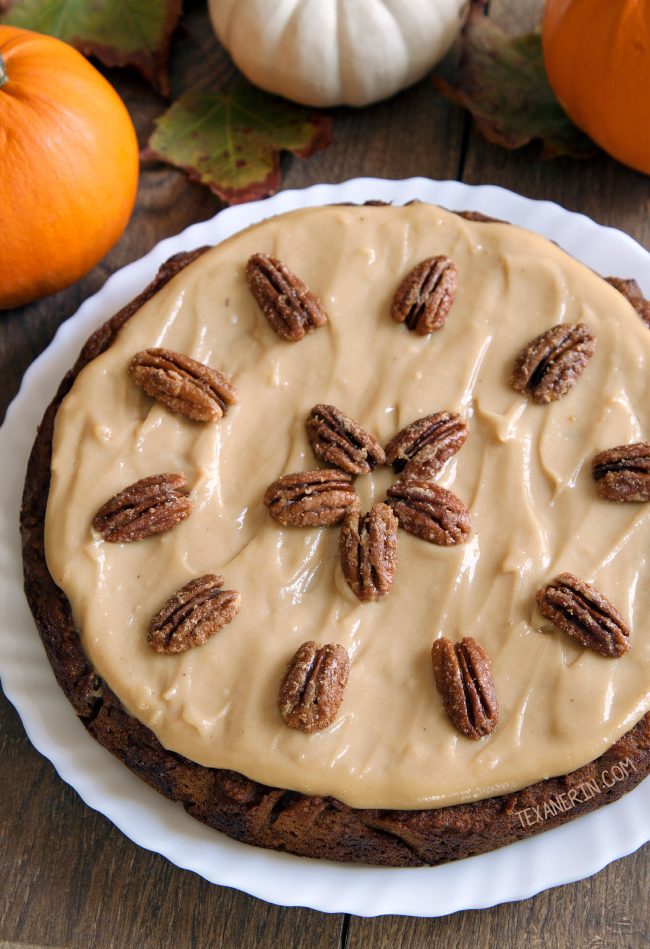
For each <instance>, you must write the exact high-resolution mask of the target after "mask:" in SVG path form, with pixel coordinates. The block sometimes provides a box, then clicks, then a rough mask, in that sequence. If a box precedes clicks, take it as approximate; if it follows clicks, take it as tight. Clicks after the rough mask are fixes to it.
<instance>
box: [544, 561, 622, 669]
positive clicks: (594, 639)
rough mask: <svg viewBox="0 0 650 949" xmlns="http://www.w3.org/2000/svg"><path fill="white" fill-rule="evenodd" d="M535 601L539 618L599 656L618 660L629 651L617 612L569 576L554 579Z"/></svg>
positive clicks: (573, 577)
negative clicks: (540, 615)
mask: <svg viewBox="0 0 650 949" xmlns="http://www.w3.org/2000/svg"><path fill="white" fill-rule="evenodd" d="M536 599H537V606H538V607H539V611H540V613H541V614H542V616H545V617H546V619H550V621H551V622H552V623H553V625H554V626H557V628H558V629H561V630H562V631H563V632H564V633H567V634H568V635H569V636H572V637H573V639H577V640H578V642H579V643H581V645H583V646H587V647H588V648H589V649H592V650H593V651H594V652H597V653H600V655H601V656H608V657H610V658H612V659H618V658H619V656H622V655H623V653H626V652H627V651H628V649H629V648H630V642H629V636H630V630H629V628H628V626H627V624H626V622H625V620H624V619H623V617H622V616H621V614H620V613H619V612H618V610H617V609H616V608H615V607H614V606H612V604H611V603H610V602H609V600H608V599H607V597H604V596H603V594H602V593H599V592H598V590H596V588H595V587H592V585H591V584H590V583H586V582H585V581H584V580H580V579H579V578H578V577H575V576H574V575H573V574H572V573H561V574H560V575H559V576H557V577H555V578H554V579H553V580H552V581H551V582H550V583H547V584H546V586H545V587H542V589H541V590H538V591H537V597H536Z"/></svg>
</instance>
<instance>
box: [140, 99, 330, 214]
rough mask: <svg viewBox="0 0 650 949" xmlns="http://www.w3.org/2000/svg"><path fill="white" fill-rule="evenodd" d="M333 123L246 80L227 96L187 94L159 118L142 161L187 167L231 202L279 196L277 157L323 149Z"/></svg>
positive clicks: (196, 176) (302, 155)
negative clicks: (273, 195) (263, 90)
mask: <svg viewBox="0 0 650 949" xmlns="http://www.w3.org/2000/svg"><path fill="white" fill-rule="evenodd" d="M331 127H332V120H331V118H330V117H329V116H326V115H321V114H314V113H313V112H310V111H309V110H308V109H305V108H303V107H302V106H297V105H294V104H293V103H291V102H287V101H285V100H284V99H277V98H275V97H274V96H270V95H267V93H265V92H262V90H261V89H258V88H257V87H256V86H253V85H251V84H250V83H248V82H245V81H241V82H239V83H238V84H237V85H236V86H235V87H234V88H233V89H232V90H231V91H230V92H228V93H225V92H198V91H193V92H188V93H186V94H185V95H183V96H181V98H180V99H178V100H177V101H176V102H174V104H173V105H172V106H171V108H170V109H168V110H167V112H165V113H164V114H163V115H161V116H160V117H159V118H158V119H156V130H155V132H154V133H153V135H152V136H151V138H150V139H149V143H148V147H147V148H146V149H145V150H144V152H143V155H142V157H143V158H145V159H158V160H160V161H165V162H168V163H169V164H171V165H176V166H177V167H178V168H183V169H184V170H185V171H186V172H187V173H188V175H189V176H190V178H192V179H193V180H195V181H200V182H201V184H204V185H207V186H208V187H209V188H210V189H211V190H212V191H214V193H215V194H217V195H218V196H219V197H220V198H221V199H222V201H225V202H226V204H241V203H242V202H244V201H254V200H256V199H258V198H263V197H266V196H267V195H269V194H274V193H275V192H276V191H277V190H278V188H279V187H280V152H281V151H288V152H292V153H293V154H294V155H297V156H299V157H300V158H307V157H308V156H309V155H311V154H312V153H313V152H315V151H317V150H318V149H321V148H326V147H327V145H329V143H330V140H331Z"/></svg>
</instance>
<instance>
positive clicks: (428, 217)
mask: <svg viewBox="0 0 650 949" xmlns="http://www.w3.org/2000/svg"><path fill="white" fill-rule="evenodd" d="M614 284H615V285H611V284H609V283H608V282H606V281H605V280H603V279H602V278H601V277H599V276H597V275H596V274H594V273H593V272H592V271H590V270H589V269H588V268H586V267H585V266H583V265H582V264H580V263H578V262H576V261H575V260H573V259H572V258H570V257H569V256H568V255H567V254H565V253H564V252H563V251H562V250H561V249H560V248H558V247H557V246H555V245H554V244H551V243H550V242H548V241H547V240H545V239H543V238H541V237H539V236H538V235H536V234H533V233H531V232H529V231H525V230H523V229H521V228H518V227H514V226H513V225H509V224H506V223H502V222H495V221H490V220H488V219H485V218H482V217H481V216H480V215H476V214H466V215H463V214H456V213H452V212H448V211H445V210H442V209H440V208H436V207H433V206H431V205H426V204H420V203H413V204H410V205H407V206H405V207H390V206H381V205H373V206H363V207H356V206H335V207H327V208H312V209H305V210H300V211H295V212H291V213H289V214H285V215H280V216H278V217H275V218H271V219H269V220H267V221H264V222H262V223H260V224H257V225H255V226H254V227H251V228H249V229H247V230H245V231H243V232H241V233H239V234H237V235H235V236H234V237H232V238H230V239H229V240H227V241H225V242H224V243H222V244H220V245H218V246H217V247H214V248H201V249H198V250H196V251H194V252H192V253H185V254H179V255H177V256H176V257H173V258H172V259H171V260H169V261H168V262H167V263H166V264H165V265H164V266H163V267H162V268H161V270H160V272H159V274H158V276H157V277H156V279H155V280H154V281H153V283H152V284H151V285H150V286H149V287H148V288H147V289H146V290H145V291H144V292H143V293H142V294H141V295H140V296H139V297H138V298H137V299H136V300H134V301H133V302H132V303H131V304H129V305H128V306H127V307H126V308H125V309H124V310H122V311H121V312H120V313H118V314H117V315H116V316H114V317H113V318H112V319H111V320H110V321H109V322H108V323H106V324H105V325H104V326H103V327H101V328H100V329H99V330H98V331H97V332H96V333H95V334H94V335H93V336H92V337H91V338H90V339H89V341H88V342H87V344H86V345H85V347H84V349H83V351H82V353H81V355H80V357H79V360H78V361H77V363H76V365H75V366H74V367H73V368H72V370H71V371H70V372H69V373H68V375H67V376H66V377H65V379H64V380H63V382H62V383H61V387H60V389H59V392H58V393H57V396H56V398H55V399H54V401H53V402H52V404H51V405H50V407H49V408H48V410H47V412H46V415H45V417H44V419H43V422H42V425H41V427H40V429H39V432H38V436H37V439H36V442H35V445H34V448H33V452H32V456H31V460H30V464H29V470H28V474H27V479H26V485H25V494H24V501H23V511H22V532H23V546H24V561H25V586H26V592H27V597H28V600H29V602H30V606H31V608H32V611H33V613H34V616H35V619H36V622H37V625H38V627H39V630H40V633H41V636H42V638H43V641H44V643H45V646H46V649H47V652H48V656H49V658H50V661H51V663H52V665H53V668H54V671H55V673H56V675H57V679H58V681H59V682H60V684H61V686H62V687H63V689H64V690H65V692H66V695H67V696H68V698H69V700H70V701H71V702H72V704H73V706H74V708H75V710H76V712H77V714H78V715H79V716H80V717H81V719H82V721H83V722H84V724H85V725H86V727H87V728H88V730H89V732H90V733H91V734H92V735H94V736H95V738H97V739H98V740H99V741H100V742H101V743H102V744H103V745H104V746H105V747H107V748H108V749H110V750H111V751H112V752H113V753H114V754H115V755H117V756H118V757H119V758H120V759H121V760H122V761H123V762H124V763H125V764H126V765H127V766H128V767H129V768H131V769H132V770H133V771H134V772H135V773H136V774H138V775H139V776H140V777H142V778H144V780H146V781H147V782H148V783H149V784H151V785H152V786H153V787H155V788H156V789H157V790H158V791H160V792H161V793H163V794H165V795H166V796H167V797H169V798H171V799H173V800H176V801H180V802H181V803H182V804H183V806H184V807H185V808H186V809H187V811H188V812H189V813H190V814H192V815H194V816H195V817H197V818H198V819H200V820H202V821H204V822H206V823H207V824H209V825H211V826H212V827H215V828H217V829H218V830H221V831H223V832H224V833H226V834H228V835H230V836H232V837H235V838H237V839H238V840H242V841H245V842H248V843H252V844H255V845H258V846H263V847H269V848H274V849H279V850H285V851H289V852H291V853H295V854H301V855H306V856H312V857H324V858H330V859H334V860H344V861H358V862H365V863H373V864H383V865H392V866H416V865H421V864H437V863H441V862H443V861H447V860H452V859H456V858H459V857H465V856H468V855H471V854H475V853H480V852H483V851H486V850H489V849H492V848H495V847H498V846H501V845H503V844H505V843H508V842H511V841H513V840H517V839H520V838H522V837H525V836H528V835H530V834H534V833H538V832H540V831H543V830H546V829H549V828H551V827H554V826H556V825H557V824H559V823H562V822H564V821H566V820H569V819H572V818H573V817H576V816H578V815H580V814H582V813H585V812H587V811H589V810H592V809H594V808H596V807H600V806H602V805H603V804H606V803H608V802H609V801H612V800H614V799H616V798H617V797H619V796H620V795H621V794H623V793H624V792H626V791H628V790H630V789H631V788H632V787H634V786H635V785H636V784H638V782H639V781H641V779H642V778H643V777H644V776H645V775H646V774H647V773H648V772H649V771H650V714H649V710H650V689H649V683H650V625H649V623H648V616H650V583H649V582H648V580H649V579H650V578H649V573H650V560H649V559H648V536H649V532H650V504H648V503H647V502H648V500H650V446H648V443H647V441H645V439H647V438H648V433H649V432H650V406H649V404H648V400H647V388H646V387H647V372H648V365H649V364H650V333H649V331H648V329H649V327H648V325H645V323H644V319H643V318H641V319H640V318H639V317H640V316H641V317H644V316H645V317H646V319H647V311H646V307H647V305H646V304H645V301H644V300H643V298H642V297H641V295H640V292H639V290H638V287H636V285H634V284H633V283H629V282H625V281H618V282H616V281H615V282H614ZM626 296H627V299H626ZM630 301H631V302H630Z"/></svg>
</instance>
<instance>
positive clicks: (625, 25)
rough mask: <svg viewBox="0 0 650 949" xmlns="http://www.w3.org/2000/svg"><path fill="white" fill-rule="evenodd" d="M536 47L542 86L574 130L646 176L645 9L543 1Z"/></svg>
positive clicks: (648, 53)
mask: <svg viewBox="0 0 650 949" xmlns="http://www.w3.org/2000/svg"><path fill="white" fill-rule="evenodd" d="M542 42H543V46H544V62H545V64H546V72H547V74H548V79H549V82H550V84H551V86H552V88H553V91H554V92H555V94H556V96H557V97H558V99H559V101H560V103H561V104H562V106H563V107H564V109H565V110H566V112H567V113H568V115H569V116H570V117H571V118H572V119H573V121H574V122H575V123H576V125H578V126H579V127H580V128H581V129H583V130H584V131H585V132H586V133H587V134H588V135H589V136H590V137H591V138H592V139H593V140H594V141H595V142H596V143H597V144H598V145H600V146H601V148H603V149H604V150H605V151H606V152H608V153H609V154H610V155H612V156H613V157H614V158H617V159H618V160H619V161H621V162H623V164H625V165H631V167H632V168H636V169H637V170H638V171H643V172H645V173H646V174H650V4H648V3H647V2H646V0H546V7H545V10H544V20H543V23H542Z"/></svg>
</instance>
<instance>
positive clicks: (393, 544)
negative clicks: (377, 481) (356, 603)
mask: <svg viewBox="0 0 650 949" xmlns="http://www.w3.org/2000/svg"><path fill="white" fill-rule="evenodd" d="M397 526H398V525H397V518H396V517H395V515H394V514H393V512H392V511H391V509H390V507H389V506H388V505H387V504H375V505H373V507H372V510H371V511H370V513H369V514H366V515H364V516H363V517H361V515H360V513H359V510H358V508H357V509H355V510H352V511H349V512H348V513H347V514H346V517H345V521H344V522H343V526H342V527H341V536H340V539H339V551H340V555H341V567H342V569H343V576H344V577H345V579H346V580H347V582H348V585H349V587H350V589H351V590H352V591H353V593H355V594H356V596H358V597H359V599H360V600H361V601H362V602H363V603H366V602H368V601H370V600H378V599H379V597H380V596H384V594H386V593H388V591H389V590H390V588H391V587H392V585H393V580H394V579H395V572H396V570H397Z"/></svg>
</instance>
